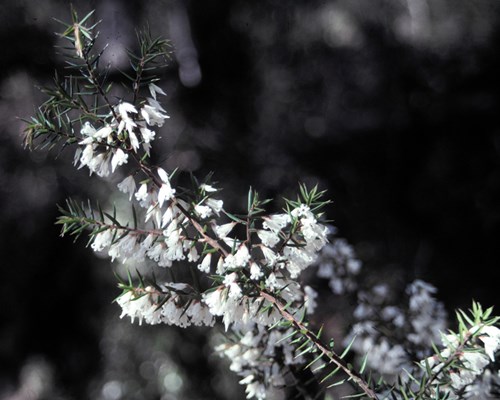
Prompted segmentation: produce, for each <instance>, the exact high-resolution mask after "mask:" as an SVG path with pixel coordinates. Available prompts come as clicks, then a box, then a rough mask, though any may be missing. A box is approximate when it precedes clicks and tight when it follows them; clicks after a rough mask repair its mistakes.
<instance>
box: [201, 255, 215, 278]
mask: <svg viewBox="0 0 500 400" xmlns="http://www.w3.org/2000/svg"><path fill="white" fill-rule="evenodd" d="M211 261H212V253H208V254H207V255H206V256H205V258H203V261H202V262H201V264H198V269H199V270H200V271H201V272H204V273H206V274H209V273H210V263H211Z"/></svg>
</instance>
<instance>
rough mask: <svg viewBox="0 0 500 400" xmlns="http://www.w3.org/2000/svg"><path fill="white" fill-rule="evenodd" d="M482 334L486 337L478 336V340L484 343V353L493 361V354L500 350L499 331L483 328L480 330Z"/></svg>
mask: <svg viewBox="0 0 500 400" xmlns="http://www.w3.org/2000/svg"><path fill="white" fill-rule="evenodd" d="M483 332H484V333H486V334H487V335H488V336H480V337H479V339H481V340H482V342H483V343H484V351H485V353H486V354H487V355H488V357H490V359H491V361H495V352H496V351H497V350H498V349H499V348H500V329H498V328H497V327H495V326H485V327H483V328H482V330H481V333H483Z"/></svg>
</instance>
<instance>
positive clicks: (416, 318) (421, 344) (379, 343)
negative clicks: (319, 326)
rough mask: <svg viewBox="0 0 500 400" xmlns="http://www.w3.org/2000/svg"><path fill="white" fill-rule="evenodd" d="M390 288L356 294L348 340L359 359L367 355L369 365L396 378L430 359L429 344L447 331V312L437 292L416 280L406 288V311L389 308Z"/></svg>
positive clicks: (391, 306)
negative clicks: (438, 299) (356, 299)
mask: <svg viewBox="0 0 500 400" xmlns="http://www.w3.org/2000/svg"><path fill="white" fill-rule="evenodd" d="M388 292H389V288H388V287H387V285H377V286H374V287H372V288H370V289H369V290H368V291H360V292H359V293H358V306H357V307H356V309H355V310H354V317H355V319H356V321H357V322H356V323H355V324H354V325H353V327H352V329H351V332H350V334H349V335H348V338H350V339H352V338H355V340H354V343H353V346H352V349H353V350H354V351H355V352H356V353H358V354H359V355H360V356H361V357H362V356H364V355H365V354H369V357H368V361H367V362H368V365H370V366H371V367H372V368H373V369H374V370H376V371H378V372H380V373H381V374H384V375H386V377H387V378H390V377H392V378H395V377H397V376H398V375H399V373H400V371H401V369H402V368H409V367H410V366H411V364H412V362H413V361H417V360H420V359H421V358H423V357H425V356H427V355H429V353H430V351H432V350H431V349H432V347H431V346H432V344H433V343H436V342H437V341H438V340H439V338H440V333H441V332H442V331H443V330H444V329H445V328H446V318H447V316H446V312H445V311H444V307H443V305H442V304H441V303H440V302H438V301H437V300H436V299H435V298H434V297H433V294H434V293H435V292H436V288H435V287H433V286H432V285H430V284H428V283H426V282H423V281H421V280H416V281H414V282H412V283H411V284H410V285H408V287H407V288H406V294H407V296H408V297H407V305H406V307H401V306H395V305H392V304H388V294H389V293H388Z"/></svg>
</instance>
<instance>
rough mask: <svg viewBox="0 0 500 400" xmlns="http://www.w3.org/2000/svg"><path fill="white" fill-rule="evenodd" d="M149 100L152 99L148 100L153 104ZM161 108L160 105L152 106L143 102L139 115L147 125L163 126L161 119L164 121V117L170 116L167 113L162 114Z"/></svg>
mask: <svg viewBox="0 0 500 400" xmlns="http://www.w3.org/2000/svg"><path fill="white" fill-rule="evenodd" d="M151 100H153V99H148V102H149V103H150V104H151V103H153V104H154V102H153V101H151ZM161 110H162V109H161V108H160V107H154V106H151V105H149V104H145V105H144V106H143V107H142V108H141V115H142V117H143V118H144V120H145V121H146V123H147V124H148V125H151V126H155V125H156V126H158V127H161V126H163V121H165V119H166V118H170V117H169V116H168V115H167V114H163V113H162V112H161Z"/></svg>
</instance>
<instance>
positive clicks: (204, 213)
mask: <svg viewBox="0 0 500 400" xmlns="http://www.w3.org/2000/svg"><path fill="white" fill-rule="evenodd" d="M194 210H195V211H196V213H197V214H198V215H199V216H200V218H201V219H205V218H209V217H210V216H211V215H212V209H211V208H210V207H208V206H204V205H201V204H197V205H195V206H194Z"/></svg>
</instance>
